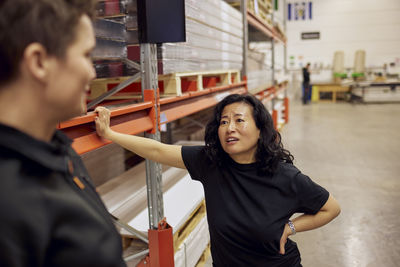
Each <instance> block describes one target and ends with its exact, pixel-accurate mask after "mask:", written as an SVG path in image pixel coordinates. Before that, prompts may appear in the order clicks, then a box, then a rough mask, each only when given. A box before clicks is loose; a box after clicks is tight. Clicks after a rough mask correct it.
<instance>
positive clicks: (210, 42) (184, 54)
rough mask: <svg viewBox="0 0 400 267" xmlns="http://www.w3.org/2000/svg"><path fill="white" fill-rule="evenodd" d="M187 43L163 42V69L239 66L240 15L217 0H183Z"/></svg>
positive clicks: (230, 67)
mask: <svg viewBox="0 0 400 267" xmlns="http://www.w3.org/2000/svg"><path fill="white" fill-rule="evenodd" d="M185 11H186V43H174V44H170V43H167V44H163V45H162V48H161V55H162V57H161V60H162V62H163V73H164V74H167V73H173V72H184V71H196V70H199V71H201V70H219V69H241V68H242V60H243V46H242V42H243V41H242V36H243V30H242V27H243V25H242V15H241V13H240V12H239V11H237V10H236V9H234V8H233V7H231V6H229V5H228V4H227V3H225V2H224V1H220V0H204V1H196V0H186V1H185Z"/></svg>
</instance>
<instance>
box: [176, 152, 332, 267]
mask: <svg viewBox="0 0 400 267" xmlns="http://www.w3.org/2000/svg"><path fill="white" fill-rule="evenodd" d="M182 158H183V161H184V163H185V166H186V168H187V169H188V171H189V174H190V175H191V177H192V179H194V180H198V181H200V182H201V183H202V184H203V187H204V192H205V199H206V205H207V218H208V224H209V230H210V238H211V254H212V258H213V264H214V266H218V267H219V266H290V267H293V266H300V253H299V251H298V249H297V246H296V243H295V242H293V241H291V240H290V239H288V242H287V243H286V246H285V251H286V252H285V254H284V255H281V254H279V241H280V238H281V236H282V233H283V229H284V226H285V224H286V223H287V221H288V219H289V218H290V217H291V216H292V215H293V214H294V213H307V214H315V213H317V212H318V211H319V210H320V208H321V207H322V206H323V205H324V204H325V202H326V201H327V199H328V197H329V192H328V191H326V190H325V189H324V188H322V187H321V186H319V185H318V184H316V183H314V182H313V181H312V180H311V179H310V178H309V177H307V176H305V175H303V174H302V173H301V172H300V171H299V170H298V169H297V168H296V167H295V166H293V165H292V164H289V163H281V164H280V165H279V167H278V170H277V172H276V173H275V175H273V176H267V175H259V174H258V173H257V168H256V164H254V163H253V164H239V163H236V162H235V161H233V160H232V159H231V158H229V157H227V159H226V161H225V162H224V163H223V165H222V166H217V165H216V164H212V162H211V161H210V160H209V159H208V158H207V156H206V154H205V152H204V147H203V146H183V147H182Z"/></svg>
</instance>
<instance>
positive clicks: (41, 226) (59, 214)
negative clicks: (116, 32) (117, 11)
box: [0, 0, 126, 267]
mask: <svg viewBox="0 0 400 267" xmlns="http://www.w3.org/2000/svg"><path fill="white" fill-rule="evenodd" d="M95 3H96V1H92V0H2V1H1V2H0V62H1V64H0V177H1V179H0V266H13V267H24V266H29V267H39V266H43V267H45V266H48V267H63V266H65V267H72V266H73V267H93V266H96V267H103V266H104V267H106V266H107V267H122V266H126V264H125V263H124V261H123V259H122V243H121V237H120V235H119V233H118V232H117V230H116V229H115V227H114V225H113V222H112V220H111V218H110V215H109V214H108V212H107V210H106V209H105V207H104V205H103V203H102V201H101V199H100V198H99V196H98V195H97V193H96V191H95V188H94V187H93V185H92V183H91V180H90V178H89V175H88V173H87V171H86V169H85V167H84V165H83V163H82V161H81V159H80V158H79V156H78V155H77V154H76V152H75V151H74V150H73V149H72V148H71V140H70V139H69V138H68V137H67V136H65V135H64V134H63V133H62V132H60V131H58V130H56V126H57V124H58V123H59V122H60V121H65V120H67V119H70V118H72V117H74V116H78V115H80V114H82V113H84V112H85V103H86V91H87V90H88V88H89V82H90V81H91V80H92V79H93V78H94V77H95V72H94V69H93V65H92V62H91V58H90V53H91V51H92V49H93V48H94V46H95V37H94V32H93V27H92V21H91V18H92V15H93V14H94V5H95Z"/></svg>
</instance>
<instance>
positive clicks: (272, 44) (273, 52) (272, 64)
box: [271, 1, 275, 86]
mask: <svg viewBox="0 0 400 267" xmlns="http://www.w3.org/2000/svg"><path fill="white" fill-rule="evenodd" d="M274 10H275V1H272V12H271V21H272V25H273V24H274V12H275V11H274ZM271 68H272V75H271V77H272V84H273V85H274V86H275V37H272V40H271Z"/></svg>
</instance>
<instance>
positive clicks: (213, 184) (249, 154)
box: [96, 95, 340, 267]
mask: <svg viewBox="0 0 400 267" xmlns="http://www.w3.org/2000/svg"><path fill="white" fill-rule="evenodd" d="M96 111H97V112H98V117H96V127H97V131H98V134H99V135H100V136H103V137H104V138H107V139H110V140H112V141H114V142H116V143H118V144H120V145H122V146H123V147H125V148H127V149H129V150H131V151H133V152H135V153H136V154H138V155H140V156H142V157H144V158H147V159H150V160H153V161H157V162H160V163H162V164H167V165H170V166H174V167H178V168H186V169H187V170H188V171H189V173H190V175H191V177H192V179H194V180H198V181H200V182H201V183H202V184H203V187H204V192H205V199H206V204H207V218H208V224H209V229H210V238H211V253H212V258H213V265H214V266H290V267H293V266H301V264H300V253H299V251H298V249H297V246H296V243H295V242H293V241H291V240H290V239H288V236H290V235H294V234H295V233H296V232H303V231H307V230H311V229H315V228H318V227H320V226H322V225H324V224H327V223H328V222H330V221H331V220H332V219H334V218H335V217H336V216H337V215H338V214H339V212H340V207H339V205H338V203H337V202H336V200H335V199H334V198H333V197H332V196H330V195H329V193H328V192H327V191H326V190H325V189H324V188H322V187H321V186H319V185H317V184H315V183H314V182H313V181H311V179H310V178H308V177H307V176H305V175H303V174H302V173H301V172H300V171H299V170H298V169H297V168H296V167H295V166H293V163H292V161H293V156H292V155H291V154H290V153H289V152H288V151H287V150H285V149H283V146H282V143H281V138H280V134H279V133H278V132H277V131H276V130H275V129H274V127H273V123H272V118H271V116H270V114H269V113H268V111H267V110H266V109H265V107H264V105H263V104H262V103H261V102H260V101H259V100H258V99H256V98H255V97H254V96H251V95H230V96H227V97H226V98H225V99H223V100H222V101H221V102H220V103H219V104H218V105H217V106H216V107H215V111H214V115H215V116H214V118H213V119H212V120H211V121H210V122H209V123H208V125H207V128H206V134H205V146H183V147H181V146H176V145H166V144H162V143H159V142H157V141H154V140H150V139H146V138H142V137H137V136H129V135H124V134H120V133H116V132H114V131H112V130H111V129H110V128H109V111H108V110H107V109H105V108H102V107H99V108H97V109H96ZM294 213H303V215H301V216H299V217H297V218H295V219H294V220H293V221H291V220H289V219H290V217H291V216H292V215H293V214H294Z"/></svg>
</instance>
